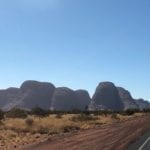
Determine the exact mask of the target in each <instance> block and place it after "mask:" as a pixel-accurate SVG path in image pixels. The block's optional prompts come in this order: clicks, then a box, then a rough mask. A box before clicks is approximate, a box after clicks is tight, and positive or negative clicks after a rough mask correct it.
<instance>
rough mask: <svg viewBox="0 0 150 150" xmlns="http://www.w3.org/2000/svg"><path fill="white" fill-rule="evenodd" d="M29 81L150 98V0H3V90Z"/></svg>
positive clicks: (0, 45) (0, 24) (0, 69)
mask: <svg viewBox="0 0 150 150" xmlns="http://www.w3.org/2000/svg"><path fill="white" fill-rule="evenodd" d="M28 79H31V80H33V79H34V80H40V81H48V82H52V83H53V84H55V85H56V86H67V87H70V88H72V89H78V88H83V89H87V90H88V91H89V92H90V94H93V92H94V90H95V88H96V86H97V84H98V83H99V82H101V81H112V82H114V83H115V84H116V85H118V86H123V87H125V88H126V89H128V90H129V91H131V93H132V95H133V96H134V97H135V98H139V97H143V98H145V99H149V100H150V91H149V90H150V0H0V88H7V87H9V86H17V87H19V86H20V84H21V83H22V82H23V81H24V80H28Z"/></svg>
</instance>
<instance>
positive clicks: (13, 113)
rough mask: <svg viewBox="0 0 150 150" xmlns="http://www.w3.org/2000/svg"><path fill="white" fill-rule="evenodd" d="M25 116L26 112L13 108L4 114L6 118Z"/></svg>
mask: <svg viewBox="0 0 150 150" xmlns="http://www.w3.org/2000/svg"><path fill="white" fill-rule="evenodd" d="M27 116H28V114H27V112H26V111H25V110H22V109H19V108H13V109H11V110H10V111H8V112H7V113H6V117H8V118H26V117H27Z"/></svg>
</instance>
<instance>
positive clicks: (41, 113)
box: [30, 107, 49, 117]
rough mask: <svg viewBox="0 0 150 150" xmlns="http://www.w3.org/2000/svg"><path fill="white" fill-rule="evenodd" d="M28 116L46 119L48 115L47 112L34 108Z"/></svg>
mask: <svg viewBox="0 0 150 150" xmlns="http://www.w3.org/2000/svg"><path fill="white" fill-rule="evenodd" d="M30 114H31V115H35V116H37V117H46V116H48V115H49V112H48V111H47V110H44V109H42V108H40V107H36V108H33V109H32V110H31V112H30Z"/></svg>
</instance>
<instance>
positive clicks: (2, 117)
mask: <svg viewBox="0 0 150 150" xmlns="http://www.w3.org/2000/svg"><path fill="white" fill-rule="evenodd" d="M3 119H4V112H3V111H2V110H0V122H1V121H2V120H3Z"/></svg>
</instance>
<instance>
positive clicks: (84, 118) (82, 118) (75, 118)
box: [70, 114, 97, 122]
mask: <svg viewBox="0 0 150 150" xmlns="http://www.w3.org/2000/svg"><path fill="white" fill-rule="evenodd" d="M70 120H71V121H80V122H83V121H93V120H97V117H94V116H91V115H86V114H79V115H76V116H73V117H72V118H71V119H70Z"/></svg>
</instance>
